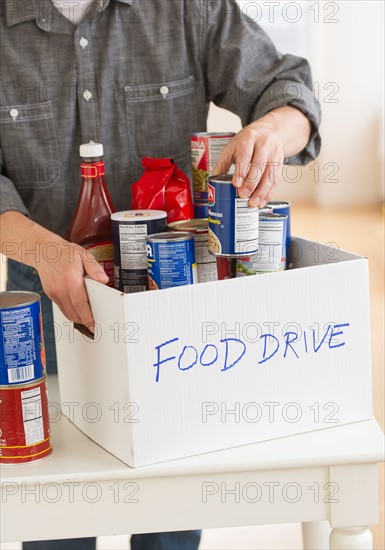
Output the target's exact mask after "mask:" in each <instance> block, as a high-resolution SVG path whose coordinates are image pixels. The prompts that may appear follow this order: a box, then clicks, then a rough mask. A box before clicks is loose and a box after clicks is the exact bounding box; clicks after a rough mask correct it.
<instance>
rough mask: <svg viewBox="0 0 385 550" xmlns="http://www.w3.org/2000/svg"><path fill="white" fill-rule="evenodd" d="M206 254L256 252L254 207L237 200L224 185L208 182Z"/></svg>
mask: <svg viewBox="0 0 385 550" xmlns="http://www.w3.org/2000/svg"><path fill="white" fill-rule="evenodd" d="M208 201H209V251H210V252H211V254H215V255H218V256H224V255H232V256H234V255H235V256H238V255H239V256H242V255H251V254H255V253H256V252H257V250H258V220H259V212H258V208H252V207H251V206H249V199H247V198H246V199H242V198H240V197H238V191H237V189H236V188H235V187H234V186H233V185H232V184H231V183H227V182H223V183H222V182H220V181H214V180H210V183H209V199H208Z"/></svg>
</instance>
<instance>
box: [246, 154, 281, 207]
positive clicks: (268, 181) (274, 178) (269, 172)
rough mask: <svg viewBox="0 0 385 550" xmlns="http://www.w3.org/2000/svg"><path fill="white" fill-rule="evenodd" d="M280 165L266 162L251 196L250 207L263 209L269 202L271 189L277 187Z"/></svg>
mask: <svg viewBox="0 0 385 550" xmlns="http://www.w3.org/2000/svg"><path fill="white" fill-rule="evenodd" d="M280 168H281V164H280V163H279V162H278V161H277V162H268V163H266V166H265V171H264V173H263V176H262V178H261V180H260V181H259V184H258V186H257V188H256V190H255V191H254V193H253V194H252V196H251V198H250V200H249V204H250V206H254V207H257V206H259V208H263V207H264V206H265V205H266V203H267V202H268V201H269V200H270V196H271V194H272V191H273V189H274V188H275V187H276V186H277V184H278V180H279V175H280Z"/></svg>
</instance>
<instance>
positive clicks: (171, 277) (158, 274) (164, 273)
mask: <svg viewBox="0 0 385 550" xmlns="http://www.w3.org/2000/svg"><path fill="white" fill-rule="evenodd" d="M147 265H148V280H149V290H157V289H159V288H160V289H162V288H171V287H174V286H183V285H191V284H193V283H196V282H197V268H196V263H195V251H194V237H193V236H192V237H191V239H187V240H183V241H165V242H154V241H147Z"/></svg>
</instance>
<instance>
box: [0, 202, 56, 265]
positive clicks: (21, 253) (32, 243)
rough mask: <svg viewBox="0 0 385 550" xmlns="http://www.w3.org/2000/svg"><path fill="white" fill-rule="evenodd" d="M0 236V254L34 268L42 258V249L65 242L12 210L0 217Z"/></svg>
mask: <svg viewBox="0 0 385 550" xmlns="http://www.w3.org/2000/svg"><path fill="white" fill-rule="evenodd" d="M0 235H1V241H0V243H1V253H2V254H4V255H5V256H7V257H8V258H12V259H13V260H17V261H19V262H22V263H24V264H27V265H29V266H31V267H34V268H37V267H38V263H39V261H40V260H41V258H42V256H41V255H42V253H43V250H42V249H43V247H46V246H47V245H48V244H49V243H53V245H54V246H55V245H62V244H63V243H64V242H65V241H64V239H62V238H61V237H59V235H56V234H55V233H52V232H51V231H49V230H48V229H45V228H44V227H42V226H41V225H39V224H37V223H35V222H34V221H32V220H30V219H29V218H27V217H26V216H24V214H21V213H20V212H16V211H13V210H12V211H9V212H4V213H3V214H1V215H0ZM47 252H48V251H47Z"/></svg>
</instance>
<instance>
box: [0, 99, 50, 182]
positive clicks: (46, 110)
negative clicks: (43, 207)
mask: <svg viewBox="0 0 385 550" xmlns="http://www.w3.org/2000/svg"><path fill="white" fill-rule="evenodd" d="M0 143H1V148H2V152H3V161H4V166H3V169H4V172H5V174H6V175H7V176H8V177H9V178H10V179H11V180H12V181H13V182H14V183H15V184H16V185H17V187H18V189H28V188H42V189H44V188H48V187H52V186H53V185H54V184H55V183H56V182H57V180H58V177H60V164H59V152H58V143H57V137H56V131H55V125H54V118H53V113H52V106H51V103H50V102H44V103H36V104H33V105H14V106H13V105H10V106H8V107H2V108H0Z"/></svg>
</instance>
